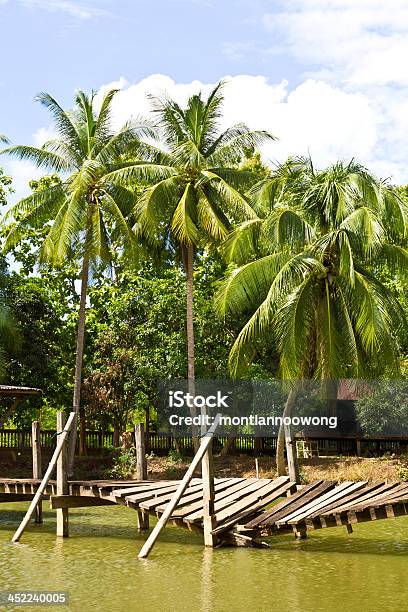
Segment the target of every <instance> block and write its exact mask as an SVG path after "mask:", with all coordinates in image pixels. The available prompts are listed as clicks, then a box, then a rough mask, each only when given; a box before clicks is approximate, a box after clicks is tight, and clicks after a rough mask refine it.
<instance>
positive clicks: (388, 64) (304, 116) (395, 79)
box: [0, 0, 408, 198]
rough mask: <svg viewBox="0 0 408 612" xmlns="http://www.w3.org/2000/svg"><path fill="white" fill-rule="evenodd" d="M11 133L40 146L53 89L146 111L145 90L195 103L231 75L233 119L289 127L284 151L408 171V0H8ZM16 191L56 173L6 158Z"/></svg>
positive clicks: (5, 39) (4, 21)
mask: <svg viewBox="0 0 408 612" xmlns="http://www.w3.org/2000/svg"><path fill="white" fill-rule="evenodd" d="M0 50H1V58H2V65H1V70H0V133H4V134H6V135H7V136H8V137H9V138H10V139H11V140H12V142H13V143H15V144H36V145H41V144H42V143H43V142H44V141H45V140H46V139H47V138H48V137H49V136H50V135H51V134H52V126H51V123H52V122H51V120H50V117H49V116H48V114H47V111H46V110H45V109H44V108H42V107H41V106H40V105H39V104H38V103H36V102H34V97H35V94H36V93H38V92H40V91H47V92H49V93H51V94H52V95H53V96H54V97H55V98H57V100H58V101H59V102H60V103H61V104H62V105H63V106H64V107H67V108H69V107H70V106H71V105H72V101H73V96H74V92H75V90H77V89H83V90H85V91H90V90H92V89H95V90H101V89H102V90H104V89H106V88H108V87H110V86H112V85H115V86H118V87H120V88H121V92H120V93H119V94H118V95H117V99H116V105H115V117H114V120H115V123H116V124H117V125H119V124H120V123H122V122H124V121H125V120H126V119H128V118H129V116H130V115H133V116H137V115H146V114H147V113H148V112H149V102H148V100H147V98H146V92H153V93H162V92H167V93H168V94H169V95H171V96H173V97H175V98H176V99H177V100H178V101H180V102H183V101H185V100H186V98H187V97H188V95H190V94H191V93H193V92H196V91H200V90H201V91H203V92H204V93H206V92H208V91H209V90H210V88H211V86H213V85H214V84H215V83H216V82H217V81H218V80H219V79H221V78H225V79H226V87H225V107H224V117H223V127H225V126H227V125H231V124H232V123H235V122H238V121H244V122H246V123H247V124H248V125H249V127H250V128H252V129H267V130H269V131H271V132H272V133H273V134H274V135H276V136H277V137H278V139H279V140H278V141H277V142H275V143H271V144H269V145H268V146H267V148H266V149H265V150H264V151H263V155H264V158H265V159H266V160H268V161H270V162H271V163H276V162H279V161H282V160H283V159H285V157H286V156H287V155H290V154H308V153H310V155H311V156H312V158H313V160H314V162H315V165H316V166H320V167H322V166H324V165H326V164H330V163H332V162H334V161H335V160H337V159H346V160H347V159H349V158H351V157H355V158H356V159H357V160H358V161H361V162H362V163H364V164H365V165H367V166H368V167H369V168H370V169H371V170H372V171H373V172H375V173H376V174H377V175H378V176H380V177H382V178H389V179H390V180H391V181H393V182H394V183H404V182H408V164H407V163H406V160H407V158H408V155H407V153H408V2H407V0H387V1H386V2H385V1H384V0H282V1H280V0H153V1H152V0H0ZM0 163H1V164H2V165H3V166H4V167H5V168H6V170H7V172H9V173H11V174H12V176H13V178H14V186H15V189H16V195H15V197H16V198H18V197H21V196H22V195H24V194H25V193H27V191H28V180H29V179H31V178H36V177H38V176H40V175H41V174H43V171H39V170H37V169H36V168H34V167H33V166H32V165H31V164H27V163H22V162H19V161H17V160H8V159H6V158H0Z"/></svg>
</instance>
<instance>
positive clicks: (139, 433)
mask: <svg viewBox="0 0 408 612" xmlns="http://www.w3.org/2000/svg"><path fill="white" fill-rule="evenodd" d="M135 446H136V473H137V479H138V480H147V460H146V448H145V432H144V424H143V423H139V424H138V425H135ZM137 528H138V529H144V530H146V529H149V515H148V514H147V512H142V511H141V510H138V511H137Z"/></svg>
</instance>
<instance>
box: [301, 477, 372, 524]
mask: <svg viewBox="0 0 408 612" xmlns="http://www.w3.org/2000/svg"><path fill="white" fill-rule="evenodd" d="M383 485H384V483H383V482H377V483H373V484H368V485H367V486H365V487H364V488H363V489H360V490H358V491H354V492H353V493H350V495H346V497H343V498H341V499H339V500H337V501H336V502H334V503H333V504H329V505H328V506H326V507H325V508H324V510H319V511H318V512H316V513H314V514H310V515H309V518H313V517H314V516H317V515H321V514H333V513H335V512H336V509H337V508H339V507H341V506H349V505H350V504H352V503H355V502H357V501H358V500H360V499H361V498H362V497H364V498H366V497H367V496H369V495H370V494H371V495H375V494H376V492H377V491H378V489H380V488H381V487H382V486H383Z"/></svg>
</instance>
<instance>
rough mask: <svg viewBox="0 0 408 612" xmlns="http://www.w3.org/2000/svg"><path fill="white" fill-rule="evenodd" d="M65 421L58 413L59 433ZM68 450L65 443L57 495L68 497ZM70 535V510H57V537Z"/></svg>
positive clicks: (62, 451) (58, 470) (59, 461)
mask: <svg viewBox="0 0 408 612" xmlns="http://www.w3.org/2000/svg"><path fill="white" fill-rule="evenodd" d="M65 421H66V419H65V414H64V413H63V412H57V432H60V431H63V429H64V427H65ZM67 450H68V449H67V445H66V444H65V443H64V444H63V445H62V449H61V453H60V456H59V457H58V460H57V495H68V455H67ZM68 535H69V525H68V508H57V536H60V537H64V538H66V537H68Z"/></svg>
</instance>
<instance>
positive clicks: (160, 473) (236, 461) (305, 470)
mask: <svg viewBox="0 0 408 612" xmlns="http://www.w3.org/2000/svg"><path fill="white" fill-rule="evenodd" d="M190 463H191V457H184V458H182V457H178V456H170V457H155V456H152V457H149V459H148V478H149V479H154V480H156V479H157V480H160V479H165V480H174V479H179V478H182V477H183V475H184V474H185V472H186V470H187V469H188V467H189V465H190ZM258 466H259V476H260V477H261V478H274V477H275V476H276V466H275V460H274V458H273V457H259V458H258ZM111 469H112V458H111V457H110V456H104V457H95V456H88V457H80V458H77V460H76V465H75V478H77V479H81V480H82V479H84V480H87V479H97V478H106V477H108V474H109V473H110V472H111ZM300 469H301V475H302V480H303V482H305V483H308V482H312V481H313V480H323V479H325V480H337V481H339V482H342V481H344V480H368V481H376V480H388V481H394V480H408V455H405V456H404V455H400V456H394V455H386V456H384V457H370V458H366V457H313V458H311V459H302V460H300ZM214 472H215V476H216V477H217V478H228V477H242V478H255V476H256V470H255V458H254V457H250V456H246V455H245V456H244V455H242V456H227V457H217V456H215V457H214ZM30 473H31V458H30V457H29V456H28V454H27V456H26V457H16V460H15V461H12V460H10V459H9V460H8V461H5V460H2V459H1V456H0V477H1V476H2V477H9V478H13V477H14V478H24V477H29V476H30ZM197 476H199V471H198V472H197Z"/></svg>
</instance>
